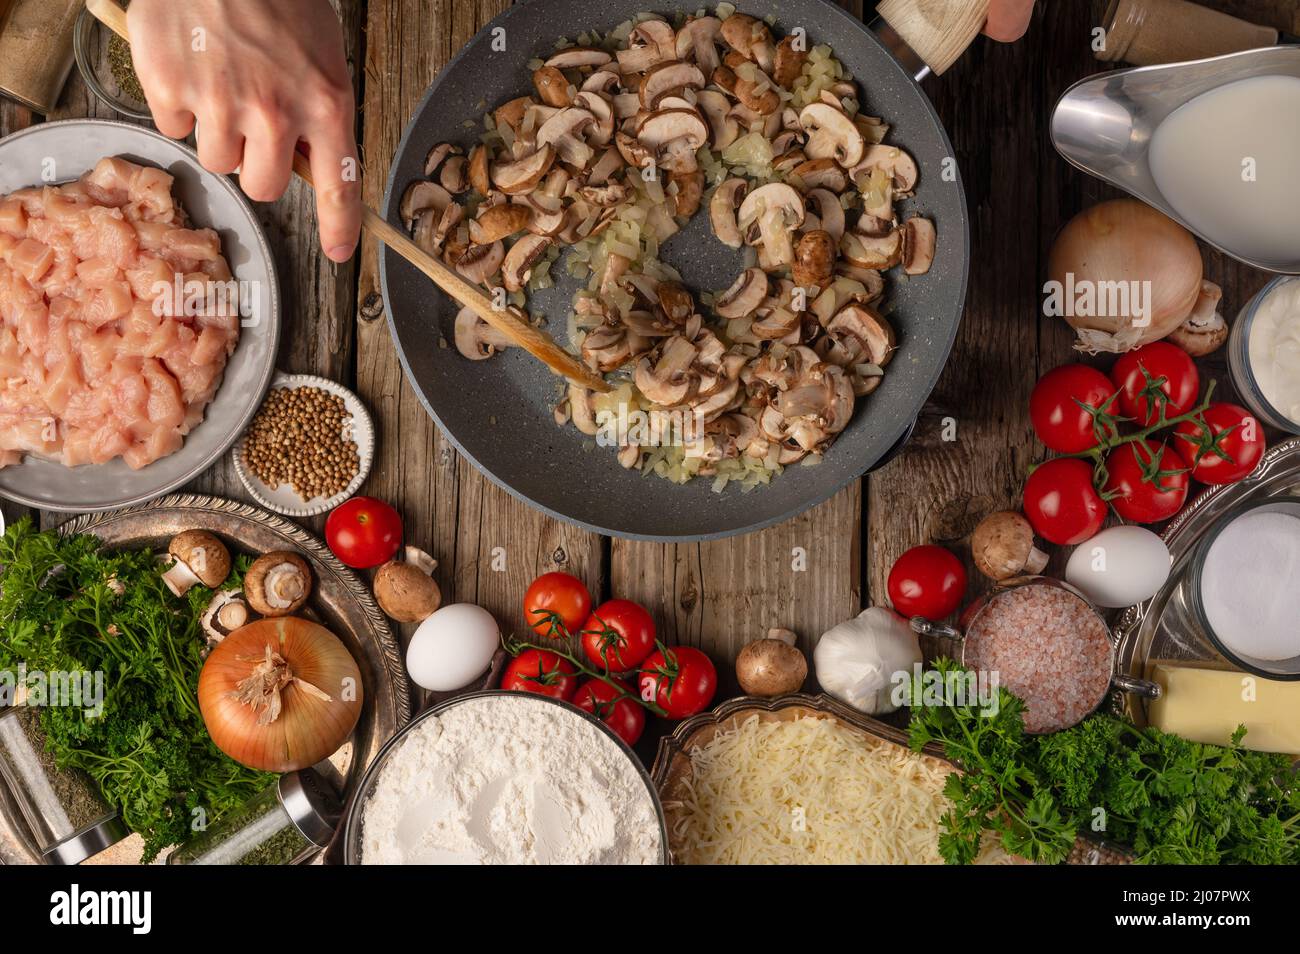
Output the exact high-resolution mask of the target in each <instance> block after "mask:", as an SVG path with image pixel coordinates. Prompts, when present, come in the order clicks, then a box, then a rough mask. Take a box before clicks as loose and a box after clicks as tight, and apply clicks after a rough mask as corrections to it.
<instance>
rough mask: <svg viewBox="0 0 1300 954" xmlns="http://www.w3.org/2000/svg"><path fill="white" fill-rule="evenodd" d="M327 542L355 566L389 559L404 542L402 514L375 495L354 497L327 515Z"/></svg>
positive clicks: (356, 567) (343, 558)
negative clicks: (377, 498)
mask: <svg viewBox="0 0 1300 954" xmlns="http://www.w3.org/2000/svg"><path fill="white" fill-rule="evenodd" d="M325 542H326V543H328V544H329V548H330V550H331V551H332V552H333V553H334V555H335V556H336V557H338V558H339V559H340V560H342V561H343V562H344V563H346V564H347V565H348V566H350V567H352V568H353V569H354V570H368V569H370V568H371V567H372V566H379V564H381V563H387V562H388V561H389V560H391V559H392V558H393V554H395V553H396V552H397V550H398V548H399V547H400V546H401V545H402V518H401V516H400V515H399V514H398V512H397V511H396V510H394V509H393V508H392V507H391V506H390V505H389V504H386V503H384V502H383V501H382V500H376V499H375V498H374V497H353V498H352V499H351V500H348V501H345V502H344V503H341V504H339V505H338V506H337V507H335V508H334V509H333V510H332V511H330V515H329V516H328V517H326V518H325Z"/></svg>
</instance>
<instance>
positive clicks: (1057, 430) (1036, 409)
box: [1029, 364, 1119, 454]
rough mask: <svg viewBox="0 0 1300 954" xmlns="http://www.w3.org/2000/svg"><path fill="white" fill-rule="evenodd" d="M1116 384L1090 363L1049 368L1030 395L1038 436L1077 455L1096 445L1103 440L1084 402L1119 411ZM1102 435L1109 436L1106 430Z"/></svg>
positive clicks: (1031, 416)
mask: <svg viewBox="0 0 1300 954" xmlns="http://www.w3.org/2000/svg"><path fill="white" fill-rule="evenodd" d="M1114 396H1115V385H1114V384H1112V383H1111V381H1110V378H1108V377H1106V375H1104V374H1102V373H1101V372H1100V371H1098V370H1097V369H1096V368H1090V367H1088V366H1087V365H1086V364H1066V365H1062V366H1061V367H1059V368H1055V369H1053V370H1051V371H1048V372H1047V373H1046V374H1045V375H1043V376H1042V377H1041V378H1039V379H1038V383H1037V384H1036V385H1034V393H1033V394H1031V395H1029V420H1030V421H1031V422H1032V423H1033V425H1034V433H1035V434H1037V435H1038V439H1039V440H1040V441H1042V442H1043V443H1044V444H1045V445H1046V446H1048V447H1050V448H1051V449H1052V450H1054V451H1060V452H1061V453H1062V454H1077V453H1078V452H1080V451H1086V450H1089V449H1090V448H1093V447H1096V446H1097V444H1098V443H1100V441H1099V440H1098V438H1097V432H1096V429H1095V428H1094V426H1093V415H1091V414H1089V413H1088V412H1087V411H1085V410H1084V409H1083V408H1082V407H1080V405H1081V404H1087V405H1088V406H1089V407H1092V408H1094V409H1096V410H1102V411H1107V412H1109V413H1111V414H1118V413H1119V409H1118V408H1117V407H1115V401H1114V400H1112V399H1113V398H1114ZM1102 436H1103V437H1106V436H1109V435H1108V434H1107V433H1106V432H1105V431H1103V432H1102Z"/></svg>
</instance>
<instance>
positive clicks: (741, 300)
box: [713, 268, 767, 318]
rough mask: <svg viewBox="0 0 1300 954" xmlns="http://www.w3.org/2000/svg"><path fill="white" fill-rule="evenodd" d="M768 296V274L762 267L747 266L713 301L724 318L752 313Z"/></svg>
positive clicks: (714, 307)
mask: <svg viewBox="0 0 1300 954" xmlns="http://www.w3.org/2000/svg"><path fill="white" fill-rule="evenodd" d="M766 297H767V275H765V274H764V273H763V270H762V269H761V268H747V269H745V270H744V271H743V272H741V273H740V276H739V277H738V278H737V279H736V280H735V281H734V282H733V283H732V285H731V287H730V288H728V289H727V290H726V291H724V292H723V293H722V294H721V295H719V296H718V297H717V298H716V299H715V300H714V302H713V310H714V311H716V312H717V313H718V314H719V315H721V316H722V317H723V318H744V317H746V316H747V315H752V314H753V313H754V311H755V310H756V309H757V308H758V306H759V305H760V304H762V302H763V299H764V298H766Z"/></svg>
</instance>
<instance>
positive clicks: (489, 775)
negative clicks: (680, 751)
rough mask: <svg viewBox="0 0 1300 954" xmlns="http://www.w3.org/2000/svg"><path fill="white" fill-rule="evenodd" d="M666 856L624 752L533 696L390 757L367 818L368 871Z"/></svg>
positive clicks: (456, 713)
mask: <svg viewBox="0 0 1300 954" xmlns="http://www.w3.org/2000/svg"><path fill="white" fill-rule="evenodd" d="M661 851H662V848H661V842H660V834H659V822H658V816H657V814H656V812H655V807H654V802H653V800H652V798H651V796H650V793H649V792H648V791H647V789H646V784H645V782H644V781H643V779H642V778H641V776H640V774H639V773H638V772H637V771H636V769H635V767H634V766H633V765H632V764H631V763H630V762H629V760H628V758H627V756H626V755H625V754H624V753H623V751H622V750H621V749H620V748H619V747H618V746H617V745H616V744H615V743H614V742H613V741H611V740H610V739H609V738H608V737H607V736H606V735H605V734H604V733H603V732H601V731H600V730H599V729H598V728H596V727H595V726H593V725H591V724H590V723H588V722H587V721H586V720H585V719H583V718H581V717H580V716H578V715H577V714H576V713H574V712H572V711H570V710H568V709H566V708H563V707H561V706H557V705H553V704H551V703H549V702H546V701H544V700H542V699H539V698H530V697H529V696H526V695H520V696H494V697H489V698H483V699H472V700H469V701H467V702H463V703H461V704H459V705H457V706H454V707H453V708H451V709H449V710H447V712H445V713H443V714H442V715H441V716H438V717H435V718H430V719H426V720H425V721H424V722H422V723H421V724H420V725H419V726H417V727H416V728H415V729H413V730H412V731H411V733H410V735H409V736H407V738H406V739H405V740H404V741H403V742H402V743H401V744H400V745H399V746H398V747H396V748H395V749H394V750H393V752H392V753H391V754H390V755H389V757H388V759H387V761H386V763H385V764H384V766H383V768H382V769H381V770H380V772H379V778H378V780H377V783H376V785H375V790H374V793H373V794H372V795H371V797H370V800H369V801H368V802H367V803H366V806H365V811H364V816H363V826H362V862H363V863H364V864H572V865H580V864H586V865H590V864H655V863H657V862H658V861H659V859H660V853H661Z"/></svg>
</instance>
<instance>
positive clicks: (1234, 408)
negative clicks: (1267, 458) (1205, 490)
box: [1174, 404, 1265, 484]
mask: <svg viewBox="0 0 1300 954" xmlns="http://www.w3.org/2000/svg"><path fill="white" fill-rule="evenodd" d="M1201 416H1202V417H1203V418H1204V419H1205V423H1206V424H1207V425H1208V426H1209V429H1210V435H1211V436H1210V437H1209V438H1208V439H1207V438H1205V437H1202V436H1201V435H1202V434H1204V431H1205V429H1204V428H1203V427H1201V425H1200V424H1199V423H1197V422H1196V421H1183V423H1181V424H1179V425H1178V427H1176V428H1175V429H1174V433H1175V434H1177V435H1178V437H1179V440H1177V441H1175V442H1174V443H1175V445H1176V446H1177V448H1178V451H1179V453H1180V454H1181V455H1182V457H1183V458H1184V459H1185V460H1186V461H1187V462H1188V463H1190V464H1191V465H1192V476H1193V477H1195V478H1196V479H1197V480H1199V481H1200V482H1201V483H1203V484H1232V483H1236V482H1237V481H1239V480H1241V478H1243V477H1245V476H1246V475H1247V474H1249V473H1250V472H1251V471H1252V470H1254V469H1255V465H1256V464H1258V463H1259V461H1260V458H1261V457H1263V456H1264V450H1265V441H1264V429H1263V428H1262V427H1261V426H1260V424H1259V420H1258V419H1257V418H1256V417H1255V416H1254V415H1253V414H1251V413H1250V412H1249V411H1247V410H1246V409H1245V408H1244V407H1240V406H1238V405H1236V404H1211V405H1210V406H1209V407H1207V408H1206V409H1205V413H1204V414H1203V415H1201Z"/></svg>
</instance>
